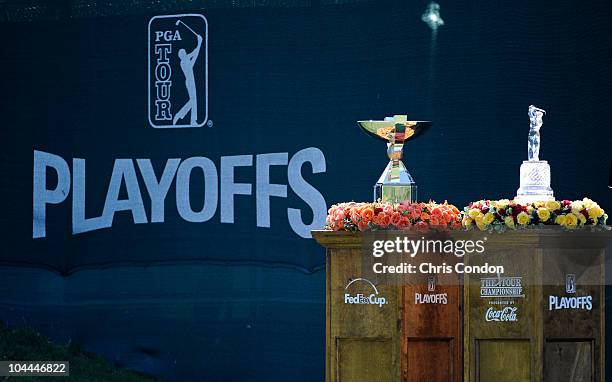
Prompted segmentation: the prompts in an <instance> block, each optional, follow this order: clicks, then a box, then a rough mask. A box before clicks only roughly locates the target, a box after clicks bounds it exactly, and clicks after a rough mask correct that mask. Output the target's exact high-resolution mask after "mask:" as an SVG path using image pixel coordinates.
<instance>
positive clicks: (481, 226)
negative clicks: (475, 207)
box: [474, 213, 488, 231]
mask: <svg viewBox="0 0 612 382" xmlns="http://www.w3.org/2000/svg"><path fill="white" fill-rule="evenodd" d="M474 221H475V222H476V226H477V227H478V228H479V229H480V230H481V231H484V230H485V229H487V226H488V224H487V223H485V221H484V215H483V214H482V213H481V214H480V215H478V216H476V219H474Z"/></svg>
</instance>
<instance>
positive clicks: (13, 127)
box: [0, 1, 612, 381]
mask: <svg viewBox="0 0 612 382" xmlns="http://www.w3.org/2000/svg"><path fill="white" fill-rule="evenodd" d="M85 3H86V2H74V3H70V2H67V4H68V5H69V6H68V8H58V10H57V12H52V11H49V13H44V14H42V16H36V15H34V16H32V17H20V16H19V15H20V14H19V13H14V14H13V13H9V12H8V11H6V13H5V15H4V18H2V22H1V23H0V32H1V33H2V36H3V37H4V38H3V41H2V44H3V45H4V46H3V48H2V49H1V50H0V69H1V70H2V73H3V79H2V81H1V82H0V89H1V91H2V94H3V95H4V96H3V98H2V100H3V102H2V103H1V105H0V110H1V111H2V116H3V123H2V128H1V130H0V134H1V135H0V141H1V142H2V143H3V149H2V150H1V151H0V173H1V174H2V176H1V177H0V200H2V203H3V208H2V214H1V215H0V229H1V232H2V243H3V249H2V252H1V253H2V254H1V255H0V263H1V265H2V267H1V268H0V290H2V294H1V295H0V307H1V309H0V319H2V320H4V321H5V322H7V323H9V324H10V325H16V326H20V325H28V326H33V327H35V328H36V329H37V330H40V331H41V332H43V333H44V334H47V335H50V336H51V337H53V338H54V339H56V340H58V341H60V342H65V341H68V340H71V341H73V342H78V343H82V344H84V346H85V348H86V349H88V350H91V351H94V352H98V353H100V354H103V355H105V356H106V357H108V358H110V359H112V360H114V361H116V362H118V363H119V364H121V365H126V366H129V367H132V368H135V369H138V370H142V371H145V372H149V373H152V374H155V375H158V376H161V377H164V378H168V379H171V380H201V379H202V378H203V376H206V379H207V380H227V381H231V380H241V381H248V380H268V381H273V380H278V381H286V380H291V379H293V380H304V381H313V380H322V379H323V374H324V321H325V306H324V303H325V290H324V287H325V285H324V277H325V272H324V252H323V250H322V249H321V248H319V247H318V246H317V245H316V244H315V243H314V242H313V241H312V239H309V238H304V237H301V236H300V235H299V234H298V232H297V231H296V229H295V228H293V225H292V224H291V218H290V217H289V215H291V214H294V215H295V214H298V215H295V216H298V217H299V222H301V223H302V226H303V227H311V226H312V227H315V226H317V225H321V224H322V222H321V213H322V212H321V211H323V212H324V210H325V208H323V209H322V208H321V203H320V202H321V200H323V199H324V201H325V204H326V205H327V206H329V205H331V204H333V203H335V202H339V201H346V200H370V199H371V197H372V184H373V183H374V182H375V180H376V179H377V178H378V176H379V175H380V173H381V172H382V170H383V168H384V166H385V164H386V157H385V147H384V144H383V143H381V142H376V141H374V140H372V139H371V138H369V137H367V136H366V135H364V134H362V133H360V132H359V131H358V128H357V127H356V125H355V121H356V120H359V119H380V118H383V117H385V116H387V115H393V114H405V113H408V114H409V116H410V117H412V118H414V119H430V120H432V121H433V122H434V125H433V128H432V129H431V130H430V131H429V132H428V133H427V134H426V135H425V136H423V137H422V138H420V139H418V140H416V141H414V142H409V143H408V144H407V145H406V147H405V163H406V165H407V167H408V168H409V169H410V172H411V173H412V175H413V176H414V178H415V179H416V181H417V183H418V184H419V198H420V199H421V200H427V199H429V198H432V199H435V200H438V201H442V200H444V199H449V201H451V202H453V203H454V204H456V205H458V206H463V205H465V204H466V203H467V202H469V201H471V200H478V199H481V198H483V197H487V198H501V197H512V196H514V195H515V192H516V189H517V187H518V175H519V166H520V164H521V161H522V160H524V159H526V155H527V152H526V151H527V150H526V149H527V144H526V138H527V131H528V117H527V107H528V106H529V105H530V104H535V105H537V106H539V107H541V108H543V109H546V110H547V115H546V116H545V118H544V126H543V128H542V149H541V153H540V157H541V158H542V159H545V160H548V162H549V163H550V165H551V167H552V186H553V189H554V191H555V195H556V196H557V197H558V198H567V199H576V198H582V197H583V196H589V197H591V198H592V199H594V200H597V201H598V202H600V204H601V205H602V207H604V208H605V209H606V210H607V211H612V198H610V190H609V189H608V188H607V182H608V171H609V166H610V158H611V157H612V155H611V150H610V142H611V139H610V138H611V136H612V134H611V133H610V128H609V126H610V124H611V123H612V116H611V115H610V113H608V112H607V111H608V110H609V97H608V93H609V89H610V85H611V80H612V66H611V65H610V58H611V54H612V53H610V52H611V51H612V50H611V48H612V34H610V33H609V32H610V30H609V20H610V17H611V16H612V5H611V4H610V3H606V2H604V1H601V2H598V1H595V2H592V3H590V4H589V5H588V6H584V5H581V4H577V3H576V4H572V3H567V4H562V3H559V2H552V1H550V2H538V3H535V2H530V3H529V4H523V5H517V4H514V3H507V4H503V3H496V2H490V1H473V2H466V3H461V2H449V3H448V4H446V3H443V2H442V3H441V13H442V17H443V19H444V20H445V22H446V24H445V25H444V26H443V27H441V28H440V29H439V30H438V33H437V35H436V36H434V35H433V34H432V31H431V30H430V29H429V27H428V26H427V25H426V24H425V23H423V22H422V21H421V20H420V18H421V14H422V13H423V11H424V9H425V6H426V2H424V1H415V2H349V3H344V4H329V3H327V2H325V1H322V2H318V1H317V2H313V3H310V2H308V3H304V4H302V3H296V4H293V3H292V4H289V3H287V4H285V3H275V4H267V3H262V4H261V5H262V6H257V5H255V6H254V5H253V4H251V3H249V4H245V3H244V4H243V3H240V2H232V4H233V5H234V6H229V5H228V6H226V5H225V4H224V3H218V2H194V3H187V2H185V3H182V2H172V3H168V4H167V6H166V7H161V6H159V5H157V6H155V5H152V4H148V3H146V4H145V3H143V5H142V6H137V5H133V6H132V7H131V8H129V7H128V8H126V9H124V8H121V7H122V6H121V5H118V4H119V3H113V2H109V3H108V4H107V8H104V6H102V5H95V4H94V5H93V8H92V10H85V8H84V4H85ZM70 4H72V5H70ZM113 4H114V6H113ZM194 4H195V5H194ZM199 5H203V6H204V7H203V9H202V8H200V7H199ZM285 5H290V6H285ZM180 13H198V14H202V15H204V16H205V17H206V18H207V20H208V41H207V49H208V119H209V120H210V121H212V126H210V127H207V126H204V127H201V128H186V129H155V128H153V127H151V126H150V124H149V122H148V115H147V114H148V112H147V108H148V106H147V105H148V98H147V92H148V84H149V81H148V77H147V75H148V62H147V60H148V50H147V47H148V43H147V37H148V29H147V28H148V22H149V20H150V19H151V17H153V16H155V15H159V14H180ZM11 15H12V16H11ZM15 15H17V16H15ZM181 31H182V30H181ZM182 32H183V31H182ZM179 85H180V84H179V83H178V82H177V84H176V85H173V86H179ZM35 150H37V151H41V152H46V153H50V154H53V155H56V156H59V157H60V158H61V159H62V160H63V161H64V162H66V165H67V168H68V171H69V174H70V178H71V179H70V180H71V186H72V187H74V185H75V184H77V183H78V184H80V185H81V186H79V187H84V189H86V191H85V197H84V204H83V205H84V206H85V207H84V208H85V212H84V214H85V216H86V217H87V218H94V217H98V216H101V215H102V214H103V210H104V207H105V204H106V202H105V201H106V199H107V193H109V191H108V190H109V188H112V187H111V186H110V184H111V183H112V182H111V178H112V174H113V172H114V170H113V169H114V166H115V164H116V162H115V161H116V160H117V159H127V160H128V162H130V163H131V166H132V168H134V174H135V176H136V178H135V179H137V186H138V188H139V190H140V195H141V199H142V203H141V205H142V206H143V208H144V210H145V215H146V221H147V224H135V217H134V215H133V210H130V211H119V212H116V213H115V214H114V220H112V226H111V227H108V228H105V229H99V230H92V231H90V232H84V233H79V234H77V235H73V227H72V226H73V224H74V216H73V215H74V214H75V211H77V212H79V211H81V212H82V207H81V205H80V204H78V203H75V202H74V188H71V187H68V189H67V192H66V193H65V194H63V195H62V197H63V198H65V199H64V200H63V201H62V202H61V203H59V204H47V205H46V216H45V218H44V224H45V226H46V234H45V236H44V237H40V238H33V228H32V227H33V224H40V222H41V220H40V216H37V215H36V214H35V213H34V211H33V198H34V199H36V197H37V195H38V197H41V195H43V194H41V192H44V190H42V191H41V190H36V189H35V187H34V182H33V178H34V175H35V174H36V169H35V161H34V151H35ZM303 150H307V151H306V153H307V154H306V155H305V156H301V155H302V154H299V153H304V151H303ZM269 153H281V157H282V156H283V155H285V154H286V158H287V159H286V160H284V161H283V160H281V162H282V163H281V164H278V165H273V166H270V176H269V177H270V183H274V184H279V185H285V186H286V197H278V196H273V197H271V198H270V204H269V207H267V206H266V205H265V204H264V205H261V204H260V203H261V200H262V199H261V198H260V197H259V196H258V195H257V187H258V186H257V185H258V184H262V183H263V182H264V181H265V176H264V175H262V174H263V173H261V172H258V171H259V170H260V169H258V167H257V166H258V165H257V164H258V163H259V161H260V159H261V157H258V155H261V154H269ZM239 155H240V156H241V157H240V158H238V157H236V156H239ZM193 157H206V158H208V159H210V161H211V162H212V164H213V165H214V167H215V169H216V171H217V175H218V176H217V177H216V181H217V184H215V187H214V192H215V194H216V196H211V195H212V194H206V193H205V189H206V185H207V184H208V185H210V183H208V182H210V181H212V179H213V178H214V177H212V176H211V177H210V178H208V177H203V176H202V172H197V171H194V172H193V173H192V176H191V181H190V182H188V183H187V184H190V187H189V192H188V193H189V198H188V199H189V201H190V204H191V208H192V209H193V210H199V209H201V208H202V206H203V205H206V203H207V202H210V201H211V199H208V198H212V199H214V198H215V197H217V198H218V200H219V202H218V203H215V212H214V215H213V216H212V217H210V219H207V220H206V221H203V222H199V223H195V222H189V221H187V220H186V219H185V218H184V216H182V214H181V213H180V211H179V207H178V205H179V204H181V201H180V200H178V199H180V198H178V197H177V196H176V195H177V191H176V187H177V184H178V183H179V180H178V178H173V179H172V183H171V185H170V186H169V192H168V194H167V196H166V198H165V202H164V206H165V212H164V214H163V216H164V218H163V222H160V221H158V222H156V223H152V222H151V221H152V220H154V219H153V218H152V215H153V212H152V211H151V209H152V208H151V200H150V196H149V194H148V192H147V187H146V184H145V180H144V178H143V174H142V172H141V170H140V167H139V166H138V165H137V162H136V159H143V158H144V159H150V161H151V163H152V165H153V168H154V171H155V174H156V176H157V178H159V177H160V176H161V174H162V172H163V170H164V167H165V166H166V163H167V161H168V159H170V158H177V159H180V163H182V164H184V163H185V160H187V159H188V158H193ZM73 158H81V159H84V160H85V162H86V172H85V173H86V176H81V173H80V172H78V171H77V169H76V167H75V162H73ZM222 158H226V159H227V158H230V160H234V159H236V158H238V160H243V161H248V160H249V159H248V158H251V159H250V160H251V162H250V163H248V164H244V163H246V162H243V165H242V166H239V167H235V170H234V171H233V172H231V173H230V172H227V171H225V172H224V171H223V169H224V167H223V166H224V165H223V162H224V160H225V159H222ZM232 158H233V159H232ZM292 162H293V163H294V164H295V166H292V165H291V163H292ZM128 167H129V166H128ZM179 171H180V170H179ZM128 172H129V171H128ZM43 173H44V174H42V173H39V175H41V176H44V177H45V179H46V181H47V185H46V188H47V189H53V188H54V187H55V186H56V185H57V183H58V179H59V178H60V176H58V175H57V174H56V173H55V171H53V169H52V168H48V169H44V171H43ZM210 174H211V173H209V174H208V175H210ZM231 174H233V179H231V176H232V175H231ZM124 176H125V173H124ZM300 179H301V182H300ZM123 182H124V183H121V188H120V194H119V198H120V199H122V200H125V199H129V200H131V201H133V200H134V199H133V195H130V193H129V186H127V183H126V182H127V180H126V178H123ZM224 182H225V183H224ZM228 182H229V183H228ZM232 182H233V183H245V184H250V185H251V190H250V194H249V195H240V194H238V195H235V196H234V197H233V198H230V199H227V198H225V199H224V196H223V194H224V193H225V195H227V190H226V189H224V188H223V184H231V183H232ZM295 182H298V183H295ZM182 184H183V185H184V184H186V183H184V182H183V183H182ZM305 184H307V185H310V186H306V185H305ZM37 192H39V193H38V194H37ZM223 200H225V201H226V202H227V201H228V200H230V201H231V203H230V204H231V207H230V204H227V203H226V204H225V205H224V204H223ZM232 200H233V201H232ZM228 203H229V202H228ZM136 204H139V203H136ZM130 206H131V207H132V208H135V207H134V204H131V205H130ZM223 206H225V207H223ZM258 206H259V208H261V211H263V213H264V214H265V211H268V212H269V215H270V220H269V227H266V226H265V224H263V226H262V222H263V221H264V220H265V219H263V218H262V216H261V215H258V212H257V209H258ZM223 208H226V212H227V211H229V210H227V208H233V222H229V221H228V219H224V218H223V217H222V216H221V215H222V209H223ZM261 211H260V212H261ZM290 211H293V212H290ZM37 219H38V220H37ZM260 219H263V220H260ZM37 222H38V223H37ZM294 223H295V221H294ZM303 227H302V228H303Z"/></svg>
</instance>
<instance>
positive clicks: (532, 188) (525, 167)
mask: <svg viewBox="0 0 612 382" xmlns="http://www.w3.org/2000/svg"><path fill="white" fill-rule="evenodd" d="M515 200H516V201H517V202H519V203H533V202H543V201H547V200H555V196H554V193H553V190H552V188H551V187H550V166H549V165H548V162H546V161H545V160H540V161H523V164H522V165H521V186H520V188H519V189H518V190H517V192H516V198H515Z"/></svg>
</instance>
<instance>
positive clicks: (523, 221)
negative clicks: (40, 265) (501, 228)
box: [516, 211, 530, 225]
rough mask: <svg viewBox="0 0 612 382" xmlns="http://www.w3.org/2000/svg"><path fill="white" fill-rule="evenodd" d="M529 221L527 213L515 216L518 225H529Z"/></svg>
mask: <svg viewBox="0 0 612 382" xmlns="http://www.w3.org/2000/svg"><path fill="white" fill-rule="evenodd" d="M529 220H530V218H529V215H527V213H525V212H524V211H523V212H521V213H520V214H518V215H517V216H516V221H517V222H518V223H519V224H520V225H527V224H529Z"/></svg>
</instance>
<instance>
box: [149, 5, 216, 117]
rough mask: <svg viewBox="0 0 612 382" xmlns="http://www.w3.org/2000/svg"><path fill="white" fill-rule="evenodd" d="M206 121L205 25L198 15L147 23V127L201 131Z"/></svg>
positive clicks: (184, 15) (206, 31)
mask: <svg viewBox="0 0 612 382" xmlns="http://www.w3.org/2000/svg"><path fill="white" fill-rule="evenodd" d="M207 120H208V23H207V22H206V18H204V16H202V15H198V14H183V15H164V16H154V17H153V18H152V19H151V20H150V21H149V123H150V124H151V126H152V127H156V128H179V127H201V126H204V124H205V123H206V121H207Z"/></svg>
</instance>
